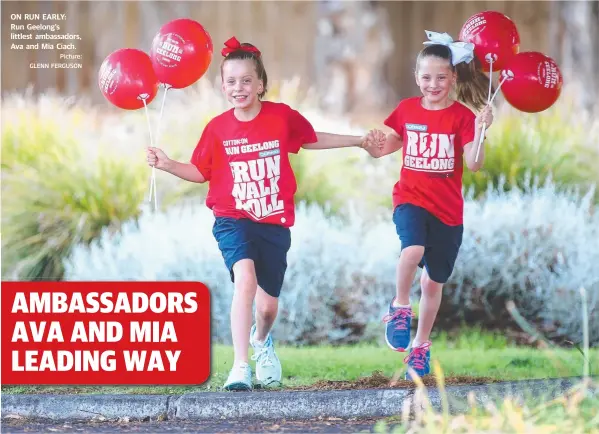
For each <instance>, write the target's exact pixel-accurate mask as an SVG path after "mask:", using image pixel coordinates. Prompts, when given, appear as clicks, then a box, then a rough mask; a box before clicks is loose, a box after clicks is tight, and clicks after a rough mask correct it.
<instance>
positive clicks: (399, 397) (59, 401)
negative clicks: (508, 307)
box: [2, 377, 599, 420]
mask: <svg viewBox="0 0 599 434" xmlns="http://www.w3.org/2000/svg"><path fill="white" fill-rule="evenodd" d="M581 381H582V378H581V377H570V378H557V379H547V380H523V381H510V382H501V383H491V384H486V385H464V386H447V387H446V388H445V393H446V396H447V400H448V402H449V409H450V411H451V412H452V413H457V412H460V411H463V410H465V409H467V408H468V406H469V404H468V402H469V398H468V396H469V395H472V396H473V397H474V399H475V401H476V402H477V404H478V405H480V406H484V405H485V404H487V403H490V402H498V401H501V400H503V399H505V398H506V397H513V398H516V399H519V400H521V399H526V398H541V399H551V398H555V397H556V396H559V395H560V394H563V393H564V392H566V391H568V390H569V389H571V388H572V387H574V386H576V385H578V384H580V383H581ZM593 382H594V383H595V384H599V377H595V378H593ZM426 393H427V395H428V398H429V400H430V403H431V404H432V406H433V408H435V409H436V410H437V411H438V410H441V409H442V393H441V392H440V390H439V389H438V388H436V387H435V388H432V387H431V388H427V389H426ZM420 406H421V403H419V395H418V394H417V393H416V390H415V389H367V390H337V391H317V392H316V391H299V392H298V391H280V392H266V391H259V392H251V393H248V392H237V393H233V392H197V393H186V394H182V395H133V394H110V395H108V394H106V395H100V394H97V395H96V394H86V395H77V394H73V395H58V394H54V395H51V394H35V395H34V394H14V395H9V394H3V395H2V419H6V418H15V417H16V418H25V419H50V420H94V419H96V420H97V419H99V418H100V419H102V418H104V419H107V420H114V419H119V418H129V419H130V420H168V419H171V420H175V419H180V420H185V419H187V420H214V419H241V418H245V419H256V420H277V419H279V420H280V419H312V418H318V417H339V418H349V417H357V418H361V417H362V418H366V417H385V416H393V415H399V414H401V413H402V411H406V408H407V409H409V410H410V411H414V409H415V408H419V407H420Z"/></svg>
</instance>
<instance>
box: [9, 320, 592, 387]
mask: <svg viewBox="0 0 599 434" xmlns="http://www.w3.org/2000/svg"><path fill="white" fill-rule="evenodd" d="M276 349H277V354H278V355H279V358H280V359H281V363H282V364H283V382H284V386H301V385H311V384H313V383H315V382H317V381H319V380H339V381H342V380H346V381H351V380H356V379H359V378H361V377H365V376H370V375H372V374H373V372H375V371H380V372H381V373H382V374H383V375H385V376H387V377H392V376H393V375H394V374H395V373H397V372H398V370H401V372H402V373H403V369H404V365H403V358H404V357H405V354H402V353H396V352H393V351H391V350H390V349H389V348H388V347H387V346H382V345H375V344H368V345H358V346H343V347H330V346H321V347H303V348H302V347H283V346H277V347H276ZM250 354H251V351H250ZM431 355H432V358H433V359H437V360H438V361H439V363H440V364H441V368H442V369H443V371H444V374H445V376H446V377H453V376H470V377H486V378H492V379H497V380H517V379H538V378H552V377H568V376H579V375H582V368H583V356H582V354H581V353H580V352H579V351H578V350H577V349H547V350H540V349H534V348H530V347H516V346H512V345H510V344H509V343H507V341H506V340H505V339H504V338H503V337H502V336H498V335H490V334H481V333H479V332H476V331H471V332H467V333H464V334H462V335H461V336H460V337H459V338H458V339H455V338H452V339H450V338H448V337H447V335H444V334H441V335H438V336H436V337H435V338H434V340H433V346H432V348H431ZM232 357H233V350H232V347H230V346H223V345H214V346H213V354H212V376H211V378H210V380H209V381H208V382H206V383H204V384H202V385H199V386H136V387H130V386H119V387H117V386H77V387H75V386H3V387H2V393H169V394H170V393H175V394H177V393H184V392H191V391H207V390H211V391H214V390H219V389H220V387H221V386H222V384H223V383H224V381H225V379H226V377H227V375H228V372H229V369H230V368H231V363H232ZM250 363H251V364H252V366H254V362H250ZM590 366H591V371H592V372H591V375H598V374H599V372H597V367H598V366H599V349H593V350H591V360H590Z"/></svg>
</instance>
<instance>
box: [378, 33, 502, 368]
mask: <svg viewBox="0 0 599 434" xmlns="http://www.w3.org/2000/svg"><path fill="white" fill-rule="evenodd" d="M427 34H428V36H429V39H430V41H428V42H425V43H424V44H425V45H426V47H425V48H424V49H423V50H422V51H421V52H420V53H419V54H418V58H417V60H416V71H415V78H416V83H417V84H418V87H419V88H420V91H421V92H422V96H419V97H412V98H406V99H404V100H402V101H401V102H400V103H399V104H398V105H397V107H396V108H395V109H394V110H393V112H392V113H391V114H390V115H389V117H388V118H387V119H386V120H385V125H386V126H388V127H390V128H391V129H392V132H391V133H390V134H388V135H387V136H386V140H383V137H384V133H383V132H382V131H379V130H375V131H373V134H374V135H375V136H376V137H378V138H380V139H381V140H380V141H378V142H377V143H379V145H378V146H377V145H376V144H374V143H375V142H374V141H373V142H371V143H373V146H369V147H368V148H367V149H368V152H369V153H370V154H371V155H372V156H374V157H375V158H380V157H382V156H384V155H388V154H391V153H393V152H396V151H399V150H400V149H403V161H402V163H403V164H402V168H401V174H400V179H399V181H398V182H397V183H396V184H395V186H394V188H393V208H394V212H393V222H394V223H395V225H396V231H397V234H398V236H399V238H400V241H401V254H400V257H399V261H398V264H397V286H396V295H395V297H394V298H393V300H392V301H391V303H390V304H389V312H388V314H387V315H386V316H385V318H384V321H385V322H386V327H385V338H386V341H387V344H388V345H389V346H390V347H391V348H392V349H394V350H396V351H406V349H407V348H408V347H410V348H411V350H410V353H409V355H408V357H406V359H405V363H407V364H408V367H410V368H412V369H413V370H414V371H415V372H416V374H418V375H419V376H423V375H426V374H428V373H429V372H430V346H431V342H430V340H429V339H430V333H431V330H432V328H433V324H434V322H435V318H436V316H437V313H438V311H439V306H440V304H441V296H442V290H443V284H444V283H445V282H447V280H448V279H449V277H450V276H451V273H452V272H453V267H454V264H455V261H456V258H457V255H458V251H459V249H460V246H461V244H462V234H463V209H464V199H463V197H462V173H463V163H462V158H464V159H465V161H466V166H467V167H468V169H470V170H472V171H477V170H479V169H480V168H481V167H482V166H483V162H484V158H485V152H484V148H481V150H480V154H479V158H478V161H476V152H477V147H478V143H479V140H480V135H481V133H482V131H481V130H482V125H483V123H485V124H486V126H487V127H489V126H490V125H491V123H492V121H493V115H492V110H491V108H490V107H489V106H488V105H487V91H488V90H487V87H488V78H487V77H486V75H485V74H484V73H483V72H482V71H481V69H480V63H479V62H478V60H477V59H476V58H475V57H474V52H473V50H474V45H473V44H467V43H464V42H453V40H452V39H451V37H449V35H447V34H446V33H445V34H438V33H434V32H427ZM454 86H455V91H456V93H457V99H458V100H460V101H462V102H463V103H464V104H467V105H468V106H470V107H473V108H474V109H475V110H479V111H480V110H482V111H481V113H480V114H479V115H478V116H476V115H475V114H474V113H473V112H472V110H471V109H469V108H468V107H467V106H466V105H464V104H461V103H460V102H458V101H455V100H453V99H452V98H451V97H450V91H451V90H452V89H454ZM418 267H421V268H423V271H422V277H421V279H420V285H421V288H422V296H421V299H420V310H419V319H418V330H417V332H416V336H415V338H414V340H413V341H412V344H411V345H410V338H411V336H410V329H411V318H412V316H413V314H412V308H411V305H410V288H411V286H412V282H413V280H414V277H415V274H416V270H417V268H418ZM409 378H411V377H410V373H409V372H408V373H407V374H406V379H409Z"/></svg>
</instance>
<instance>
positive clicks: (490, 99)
mask: <svg viewBox="0 0 599 434" xmlns="http://www.w3.org/2000/svg"><path fill="white" fill-rule="evenodd" d="M500 86H501V85H500ZM492 90H493V56H489V94H488V95H487V105H491V103H492V102H493V99H495V95H497V91H495V94H494V95H493V97H491V92H492ZM497 90H499V88H498V89H497ZM486 132H487V124H485V123H483V130H482V132H481V135H480V139H479V141H478V147H477V148H476V158H475V159H474V161H475V162H477V163H478V156H479V155H480V147H481V146H482V144H483V141H484V140H485V133H486Z"/></svg>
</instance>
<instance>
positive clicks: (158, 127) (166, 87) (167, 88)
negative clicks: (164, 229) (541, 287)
mask: <svg viewBox="0 0 599 434" xmlns="http://www.w3.org/2000/svg"><path fill="white" fill-rule="evenodd" d="M170 87H171V86H170V85H168V84H165V85H164V95H163V96H162V105H161V107H160V115H159V117H158V126H157V127H156V145H158V141H159V137H160V132H161V129H160V127H161V125H162V115H163V113H164V103H165V101H166V94H167V92H168V90H169V89H170ZM154 169H155V168H154V167H152V181H151V184H150V194H151V192H152V189H153V191H154V210H158V197H157V194H156V175H155V172H154ZM150 200H151V198H150Z"/></svg>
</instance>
